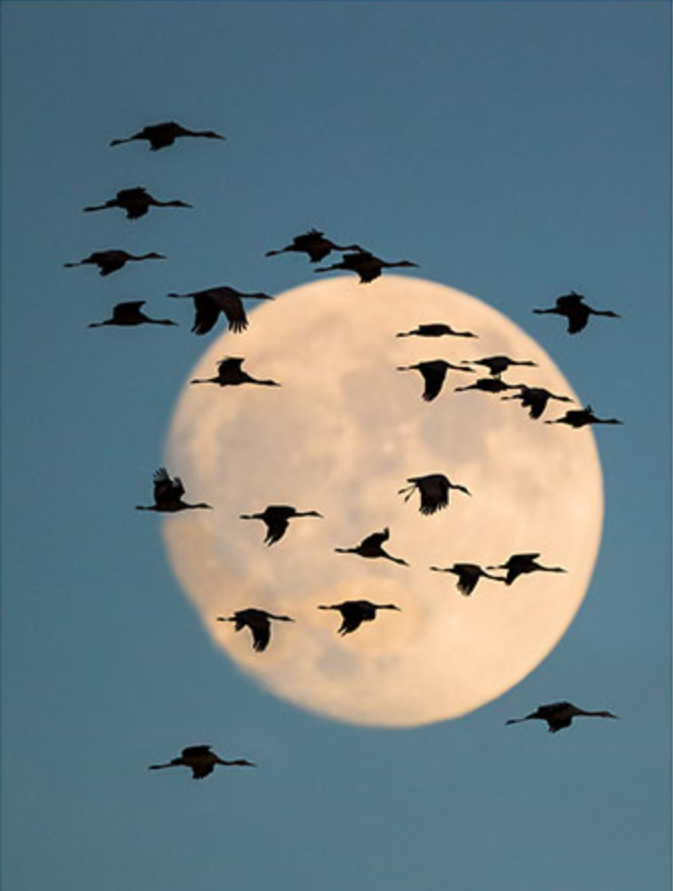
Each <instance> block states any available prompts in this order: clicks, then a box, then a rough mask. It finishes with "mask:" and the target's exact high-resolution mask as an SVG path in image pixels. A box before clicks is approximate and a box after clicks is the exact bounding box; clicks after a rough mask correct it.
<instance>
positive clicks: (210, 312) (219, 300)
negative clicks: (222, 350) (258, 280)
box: [168, 285, 273, 334]
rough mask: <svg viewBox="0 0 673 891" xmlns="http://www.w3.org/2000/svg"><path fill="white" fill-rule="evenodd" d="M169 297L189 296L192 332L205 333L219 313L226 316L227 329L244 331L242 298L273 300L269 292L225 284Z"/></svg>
mask: <svg viewBox="0 0 673 891" xmlns="http://www.w3.org/2000/svg"><path fill="white" fill-rule="evenodd" d="M168 296H169V297H178V298H185V297H190V298H191V299H192V300H193V301H194V309H195V317H194V325H193V326H192V333H193V334H207V333H208V332H209V331H211V330H212V329H213V328H214V327H215V324H216V322H217V319H218V316H219V314H220V313H223V314H224V316H226V319H227V321H228V322H229V330H230V331H233V332H234V333H238V332H239V331H245V329H246V328H247V327H248V317H247V315H246V314H245V309H244V307H243V301H244V300H273V297H272V296H271V295H270V294H264V293H263V292H262V291H255V292H254V293H251V294H246V293H244V292H243V291H237V290H236V288H231V287H229V286H227V285H222V286H221V287H218V288H207V289H206V290H205V291H191V292H190V293H188V294H169V295H168Z"/></svg>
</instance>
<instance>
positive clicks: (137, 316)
mask: <svg viewBox="0 0 673 891" xmlns="http://www.w3.org/2000/svg"><path fill="white" fill-rule="evenodd" d="M146 303H147V301H146V300H130V301H128V302H127V303H117V304H116V306H115V307H114V309H113V310H112V317H111V318H109V319H106V320H105V321H104V322H91V323H90V324H89V328H102V327H103V326H105V325H119V326H120V327H131V326H134V325H177V322H172V321H171V320H170V319H151V318H150V317H149V316H146V315H145V313H144V312H143V311H142V310H141V309H140V307H141V306H145V304H146Z"/></svg>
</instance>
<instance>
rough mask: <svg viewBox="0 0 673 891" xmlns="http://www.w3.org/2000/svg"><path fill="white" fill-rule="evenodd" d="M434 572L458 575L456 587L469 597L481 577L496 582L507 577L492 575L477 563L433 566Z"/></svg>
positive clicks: (502, 580)
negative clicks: (444, 566)
mask: <svg viewBox="0 0 673 891" xmlns="http://www.w3.org/2000/svg"><path fill="white" fill-rule="evenodd" d="M430 569H431V570H433V572H451V573H453V575H456V576H458V582H457V584H456V587H457V588H458V590H459V591H460V593H461V594H462V595H463V596H464V597H469V596H470V594H471V593H472V592H473V591H474V589H475V588H476V587H477V582H478V581H479V579H481V578H484V579H491V580H492V581H494V582H504V581H505V579H504V578H502V576H499V575H490V574H489V573H488V572H486V570H484V569H482V568H481V566H479V565H478V564H476V563H454V564H453V566H449V567H447V568H442V567H440V566H431V567H430Z"/></svg>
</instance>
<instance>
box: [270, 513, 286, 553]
mask: <svg viewBox="0 0 673 891" xmlns="http://www.w3.org/2000/svg"><path fill="white" fill-rule="evenodd" d="M264 522H265V523H266V538H265V539H264V543H265V544H267V545H269V546H271V545H272V544H275V543H276V542H277V541H280V539H281V538H282V537H283V536H284V535H285V533H286V532H287V527H288V526H289V525H290V523H289V520H287V519H285V518H284V517H278V516H276V517H271V518H270V519H269V518H267V519H266V520H265V521H264Z"/></svg>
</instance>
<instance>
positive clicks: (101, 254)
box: [63, 248, 166, 275]
mask: <svg viewBox="0 0 673 891" xmlns="http://www.w3.org/2000/svg"><path fill="white" fill-rule="evenodd" d="M165 259H166V257H164V255H163V254H156V253H154V251H152V252H150V253H149V254H129V252H128V251H123V250H118V249H117V248H111V249H110V250H107V251H94V253H93V254H89V256H88V257H84V259H82V260H78V261H77V262H76V263H64V264H63V265H64V266H65V267H67V268H72V267H73V266H87V265H92V266H98V272H99V274H100V275H110V274H111V273H112V272H117V271H118V270H119V269H122V267H123V266H125V265H126V263H128V262H129V261H131V260H165Z"/></svg>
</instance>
